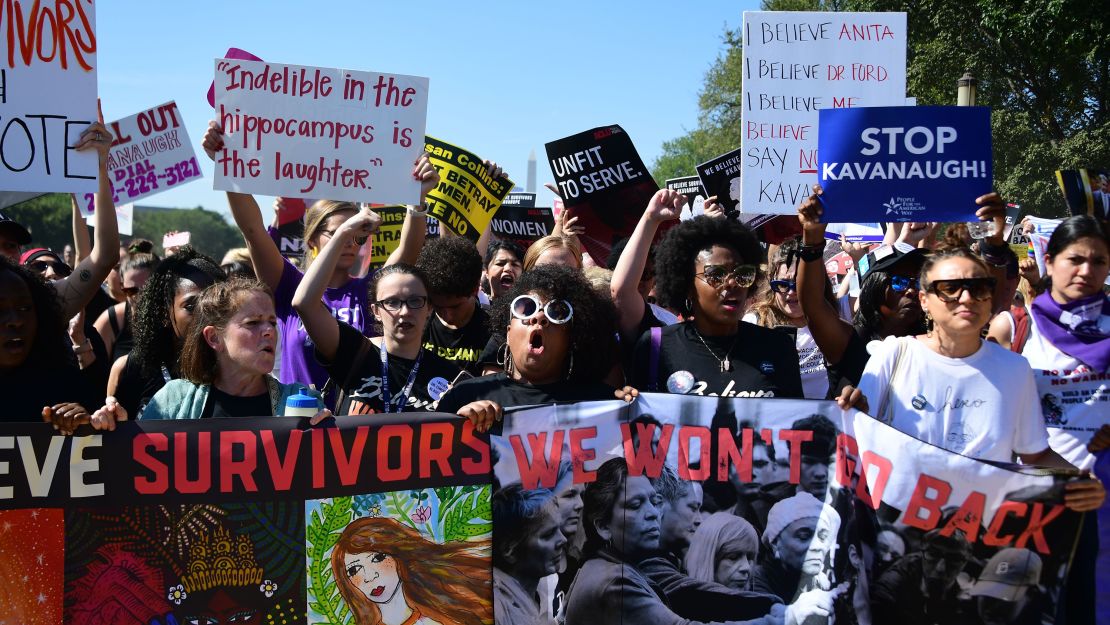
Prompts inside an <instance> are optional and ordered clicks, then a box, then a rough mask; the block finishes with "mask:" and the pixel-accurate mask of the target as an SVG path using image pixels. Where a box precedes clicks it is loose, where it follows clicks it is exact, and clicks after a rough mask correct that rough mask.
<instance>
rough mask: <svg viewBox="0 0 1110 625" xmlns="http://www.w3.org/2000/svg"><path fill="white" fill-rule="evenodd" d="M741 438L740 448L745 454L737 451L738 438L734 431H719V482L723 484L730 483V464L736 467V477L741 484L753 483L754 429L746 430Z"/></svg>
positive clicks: (725, 429) (726, 429)
mask: <svg viewBox="0 0 1110 625" xmlns="http://www.w3.org/2000/svg"><path fill="white" fill-rule="evenodd" d="M740 437H741V439H740V446H741V447H742V448H743V449H744V453H740V450H738V449H736V438H735V437H734V436H733V435H732V430H730V429H728V428H719V429H718V430H717V480H719V481H721V482H727V481H728V473H729V471H728V468H729V465H730V464H731V465H732V466H734V467H736V476H737V478H738V479H739V480H740V481H741V482H750V481H752V438H753V437H752V429H751V428H744V429H743V430H742V431H741V432H740Z"/></svg>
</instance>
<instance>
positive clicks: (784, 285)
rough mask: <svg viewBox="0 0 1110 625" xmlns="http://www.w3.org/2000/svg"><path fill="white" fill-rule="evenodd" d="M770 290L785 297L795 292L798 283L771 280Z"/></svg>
mask: <svg viewBox="0 0 1110 625" xmlns="http://www.w3.org/2000/svg"><path fill="white" fill-rule="evenodd" d="M771 290H772V291H774V292H775V293H781V294H783V295H786V294H787V293H789V292H791V291H797V290H798V283H797V282H795V281H794V280H771Z"/></svg>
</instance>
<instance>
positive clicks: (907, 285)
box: [890, 276, 921, 293]
mask: <svg viewBox="0 0 1110 625" xmlns="http://www.w3.org/2000/svg"><path fill="white" fill-rule="evenodd" d="M890 288H892V289H894V291H895V292H896V293H905V292H906V291H908V290H910V289H913V290H915V291H920V290H921V282H919V281H918V280H917V278H907V277H906V276H891V277H890Z"/></svg>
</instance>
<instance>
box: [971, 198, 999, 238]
mask: <svg viewBox="0 0 1110 625" xmlns="http://www.w3.org/2000/svg"><path fill="white" fill-rule="evenodd" d="M975 203H976V204H977V205H979V206H981V207H982V208H980V209H979V210H977V211H975V216H976V217H978V218H979V221H993V222H994V234H992V235H991V236H989V237H986V238H985V240H986V242H987V243H989V244H990V245H994V246H996V247H997V246H1000V245H1005V244H1006V232H1005V230H1006V202H1003V201H1002V197H1001V196H999V195H998V194H997V193H995V192H993V191H992V192H991V193H988V194H986V195H983V196H980V197H977V198H975Z"/></svg>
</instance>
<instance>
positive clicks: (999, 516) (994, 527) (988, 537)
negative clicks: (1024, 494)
mask: <svg viewBox="0 0 1110 625" xmlns="http://www.w3.org/2000/svg"><path fill="white" fill-rule="evenodd" d="M1028 509H1029V506H1027V505H1025V504H1023V503H1021V502H1020V501H1005V502H1003V503H1002V505H1001V506H998V510H997V511H996V512H995V513H994V518H993V519H991V526H990V527H988V528H987V533H986V534H983V544H984V545H986V546H988V547H1005V546H1007V545H1009V544H1010V543H1011V542H1013V540H1014V536H1013V535H1012V534H1011V535H1009V536H1002V535H1000V534H999V532H1001V531H1002V524H1003V523H1005V522H1006V516H1007V515H1010V514H1013V515H1014V516H1018V517H1023V516H1025V511H1026V510H1028Z"/></svg>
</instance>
